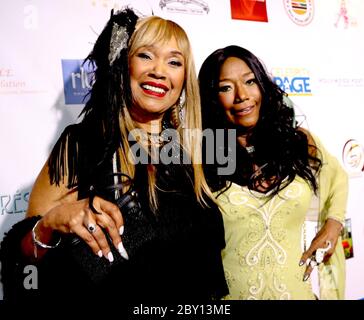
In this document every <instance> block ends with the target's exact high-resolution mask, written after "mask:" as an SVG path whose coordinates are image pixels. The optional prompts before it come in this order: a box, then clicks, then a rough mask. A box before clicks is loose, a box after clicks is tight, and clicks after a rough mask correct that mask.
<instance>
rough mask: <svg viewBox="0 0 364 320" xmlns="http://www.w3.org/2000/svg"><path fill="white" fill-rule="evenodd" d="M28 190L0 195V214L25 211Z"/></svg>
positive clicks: (27, 201)
mask: <svg viewBox="0 0 364 320" xmlns="http://www.w3.org/2000/svg"><path fill="white" fill-rule="evenodd" d="M29 194H30V191H29V190H23V191H21V192H20V191H18V190H17V191H16V192H15V193H14V194H1V195H0V210H1V215H4V214H18V213H24V212H26V210H27V208H28V203H29Z"/></svg>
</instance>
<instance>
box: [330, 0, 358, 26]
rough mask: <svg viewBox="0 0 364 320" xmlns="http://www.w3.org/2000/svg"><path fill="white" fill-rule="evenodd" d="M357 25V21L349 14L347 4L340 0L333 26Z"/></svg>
mask: <svg viewBox="0 0 364 320" xmlns="http://www.w3.org/2000/svg"><path fill="white" fill-rule="evenodd" d="M357 25H358V23H357V21H356V20H354V19H353V17H351V16H350V15H349V11H348V4H347V2H346V0H340V5H339V11H338V13H337V14H336V19H335V23H334V26H335V28H344V29H347V28H348V27H356V26H357Z"/></svg>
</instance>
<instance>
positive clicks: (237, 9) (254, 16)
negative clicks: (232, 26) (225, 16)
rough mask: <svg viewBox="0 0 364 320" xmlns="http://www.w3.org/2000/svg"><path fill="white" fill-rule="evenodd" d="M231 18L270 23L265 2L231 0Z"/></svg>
mask: <svg viewBox="0 0 364 320" xmlns="http://www.w3.org/2000/svg"><path fill="white" fill-rule="evenodd" d="M230 6H231V18H232V19H238V20H250V21H260V22H268V15H267V6H266V1H265V0H230Z"/></svg>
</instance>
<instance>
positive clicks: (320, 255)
mask: <svg viewBox="0 0 364 320" xmlns="http://www.w3.org/2000/svg"><path fill="white" fill-rule="evenodd" d="M326 243H327V247H326V248H318V249H317V250H316V254H315V258H316V261H317V263H321V262H323V261H324V257H325V253H326V252H327V251H329V250H330V249H331V241H329V240H328V241H326Z"/></svg>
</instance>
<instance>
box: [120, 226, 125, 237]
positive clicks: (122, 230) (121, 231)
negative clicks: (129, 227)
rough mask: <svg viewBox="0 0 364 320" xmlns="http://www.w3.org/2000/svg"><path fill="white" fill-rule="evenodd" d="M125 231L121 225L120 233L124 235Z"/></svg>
mask: <svg viewBox="0 0 364 320" xmlns="http://www.w3.org/2000/svg"><path fill="white" fill-rule="evenodd" d="M123 233H124V226H121V227H120V228H119V234H120V235H122V234H123Z"/></svg>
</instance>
